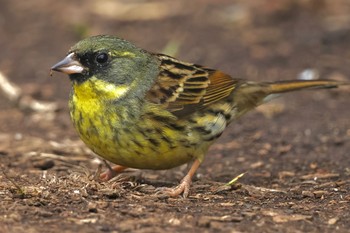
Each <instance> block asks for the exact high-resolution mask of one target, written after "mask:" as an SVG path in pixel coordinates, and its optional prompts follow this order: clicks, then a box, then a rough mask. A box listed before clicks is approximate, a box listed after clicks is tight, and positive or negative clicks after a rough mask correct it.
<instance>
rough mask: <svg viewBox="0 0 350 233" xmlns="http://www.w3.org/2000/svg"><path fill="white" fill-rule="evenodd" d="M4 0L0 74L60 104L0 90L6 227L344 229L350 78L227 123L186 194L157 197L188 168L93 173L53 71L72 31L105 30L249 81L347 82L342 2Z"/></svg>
mask: <svg viewBox="0 0 350 233" xmlns="http://www.w3.org/2000/svg"><path fill="white" fill-rule="evenodd" d="M0 2H1V9H0V35H1V40H0V48H1V53H0V71H1V72H2V73H3V74H4V75H5V76H6V77H8V79H9V80H10V81H11V82H13V83H15V84H16V85H18V86H19V87H20V88H21V91H22V93H23V94H24V95H26V96H31V97H32V98H35V99H38V100H42V101H50V102H55V103H57V104H58V106H59V109H58V111H54V112H52V111H51V112H39V111H30V110H25V109H23V108H21V107H19V106H18V105H16V104H14V103H13V102H11V101H10V100H9V99H8V98H7V97H6V96H5V95H1V98H0V166H1V167H0V169H1V171H0V206H1V208H0V232H1V233H2V232H4V233H5V232H28V233H34V232H166V231H168V232H348V230H349V228H350V221H349V219H350V212H349V207H350V157H349V155H350V152H349V151H350V121H349V116H350V111H349V106H350V90H349V88H348V87H342V88H338V89H331V90H314V91H303V92H298V93H291V94H286V95H284V96H283V97H281V98H279V99H276V100H275V101H272V102H270V103H269V104H266V105H264V106H261V107H259V108H258V109H257V111H252V112H250V113H248V114H247V115H245V116H244V117H242V118H241V119H240V120H238V121H237V122H234V123H233V124H231V125H230V126H229V127H228V128H227V130H226V132H225V133H224V135H223V136H222V137H221V138H220V139H219V140H218V141H217V142H216V143H215V144H214V145H213V146H212V148H211V149H210V151H209V152H208V154H207V156H206V160H205V161H204V163H203V164H202V166H201V167H200V168H199V170H198V172H197V173H196V176H195V177H194V180H193V184H192V186H191V192H190V195H189V197H188V198H186V199H184V198H182V197H178V198H164V197H162V198H160V197H159V196H157V195H155V193H156V189H157V188H159V187H163V186H168V187H171V186H176V185H177V183H178V182H179V180H181V178H182V177H183V176H184V174H186V171H187V170H188V167H187V166H182V167H179V168H175V169H171V170H168V171H146V170H145V171H143V170H142V171H140V170H129V171H126V172H124V173H122V174H120V175H118V176H117V177H116V178H115V179H112V180H110V181H109V182H101V181H98V180H96V179H94V174H96V171H98V170H99V169H101V165H99V164H100V162H98V161H99V160H98V159H96V156H95V155H93V153H92V152H91V151H89V149H87V148H86V147H85V145H84V144H83V143H82V142H81V141H80V139H79V138H78V136H77V134H76V132H75V131H74V129H73V127H72V125H71V122H70V119H69V114H68V109H67V99H68V95H69V91H70V83H69V80H68V78H67V77H65V76H64V75H61V74H54V76H53V78H52V77H50V76H49V69H50V67H51V66H52V65H53V64H55V63H56V62H57V61H59V60H60V59H62V58H63V56H64V55H65V54H66V52H67V51H68V49H69V47H70V46H72V45H73V44H74V43H76V42H77V41H79V40H80V39H82V38H84V37H86V36H89V35H94V34H113V35H118V36H120V37H123V38H125V39H128V40H130V41H133V42H135V43H136V44H137V45H139V46H140V47H142V48H145V49H147V50H149V51H154V52H163V53H170V54H171V55H173V56H176V57H178V58H180V59H181V60H184V61H190V62H195V63H198V64H203V65H207V66H210V67H212V68H216V69H220V70H222V71H224V72H226V73H229V74H231V75H233V76H235V77H240V78H245V79H250V80H256V81H262V80H264V81H273V80H285V79H296V78H297V77H300V76H302V77H305V76H308V75H311V76H316V77H320V78H327V79H328V78H330V79H338V80H350V79H349V74H350V59H349V58H350V52H349V51H350V44H349V39H350V26H349V25H350V24H349V22H350V5H349V3H348V1H347V0H333V1H326V0H321V1H320V0H309V1H305V0H262V1H244V0H240V1H239V0H237V1H228V0H220V1H215V3H214V1H208V0H202V1H185V0H181V1H180V0H179V1H160V0H158V1H156V0H154V1H141V0H139V1H136V0H135V1H97V0H88V1H82V0H81V1H68V0H62V1H44V0H32V1H5V0H2V1H0ZM102 169H105V168H104V167H103V168H102ZM242 173H244V175H243V177H241V178H239V179H238V181H236V182H234V183H233V184H231V185H228V184H227V183H228V182H230V181H231V180H232V179H234V178H235V177H237V176H239V175H240V174H242Z"/></svg>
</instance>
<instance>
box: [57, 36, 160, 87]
mask: <svg viewBox="0 0 350 233" xmlns="http://www.w3.org/2000/svg"><path fill="white" fill-rule="evenodd" d="M158 66H159V64H158V60H157V59H156V58H154V56H152V55H151V54H150V53H148V52H146V51H145V50H142V49H140V48H138V47H136V46H135V45H134V44H132V43H130V42H129V41H126V40H123V39H120V38H117V37H114V36H108V35H99V36H92V37H89V38H86V39H84V40H81V41H80V42H78V43H77V44H76V45H74V46H73V47H72V48H71V49H70V50H69V52H68V55H67V56H66V57H65V58H64V59H63V60H62V61H60V62H58V63H57V64H56V65H54V66H53V67H52V68H51V69H52V70H54V71H59V72H63V73H66V74H68V75H69V77H70V79H71V80H72V81H73V82H74V83H76V84H79V83H83V82H85V81H86V80H89V79H91V78H92V77H93V78H96V79H99V80H102V81H105V82H108V83H112V84H115V85H117V86H118V85H131V84H132V83H134V81H137V82H141V83H143V84H145V85H147V83H148V84H151V83H153V79H154V77H156V76H157V75H156V74H157V72H158ZM148 86H149V85H148Z"/></svg>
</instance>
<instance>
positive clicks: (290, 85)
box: [266, 79, 349, 94]
mask: <svg viewBox="0 0 350 233" xmlns="http://www.w3.org/2000/svg"><path fill="white" fill-rule="evenodd" d="M266 84H267V86H268V92H269V93H270V94H276V93H284V92H290V91H297V90H302V89H311V88H312V89H313V88H335V87H338V86H339V85H345V84H349V83H345V82H340V81H335V80H326V79H319V80H292V81H278V82H271V83H266Z"/></svg>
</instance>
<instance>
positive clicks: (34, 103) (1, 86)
mask: <svg viewBox="0 0 350 233" xmlns="http://www.w3.org/2000/svg"><path fill="white" fill-rule="evenodd" d="M0 91H1V92H2V93H3V94H4V95H5V97H6V98H7V99H8V100H9V101H10V102H11V103H13V104H14V105H15V106H18V107H19V108H20V109H22V110H31V111H34V112H53V111H57V110H58V106H57V104H56V103H54V102H46V101H39V100H36V99H33V98H32V97H31V96H29V95H24V94H23V93H22V90H21V89H20V88H19V87H18V86H17V85H15V84H14V83H12V82H10V81H9V80H8V79H7V78H6V77H5V75H3V74H2V73H1V72H0Z"/></svg>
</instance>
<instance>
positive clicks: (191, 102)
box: [146, 54, 238, 116]
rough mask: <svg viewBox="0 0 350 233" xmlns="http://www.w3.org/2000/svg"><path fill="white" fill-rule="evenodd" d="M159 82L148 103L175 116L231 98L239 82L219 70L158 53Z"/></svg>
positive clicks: (153, 89)
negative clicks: (165, 109) (162, 106)
mask: <svg viewBox="0 0 350 233" xmlns="http://www.w3.org/2000/svg"><path fill="white" fill-rule="evenodd" d="M156 56H158V58H159V60H160V62H161V64H160V72H159V76H158V79H157V80H156V82H155V84H154V86H153V87H152V88H151V89H150V90H149V91H148V93H147V96H146V98H147V100H149V101H151V102H153V103H158V104H163V105H164V106H165V107H166V108H167V109H168V110H169V111H171V112H173V113H174V114H175V115H177V116H183V115H187V114H190V113H192V112H194V111H196V110H198V109H200V108H203V107H205V106H208V105H210V104H212V103H214V102H216V101H219V100H221V99H223V98H225V97H227V96H229V95H230V93H231V92H232V90H233V89H234V88H235V84H236V83H237V81H238V80H235V79H233V78H232V77H231V76H229V75H227V74H224V73H222V72H221V71H217V70H213V69H209V68H205V67H202V66H199V65H195V64H191V63H185V62H181V61H179V60H177V59H175V58H172V57H169V56H166V55H162V54H158V55H156Z"/></svg>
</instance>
